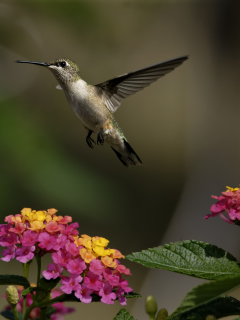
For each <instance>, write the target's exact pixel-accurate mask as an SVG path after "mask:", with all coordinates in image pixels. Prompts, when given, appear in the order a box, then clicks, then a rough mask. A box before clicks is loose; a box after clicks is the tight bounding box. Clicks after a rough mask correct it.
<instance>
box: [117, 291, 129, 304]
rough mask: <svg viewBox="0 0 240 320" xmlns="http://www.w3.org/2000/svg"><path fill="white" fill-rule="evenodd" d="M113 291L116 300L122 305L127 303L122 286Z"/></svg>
mask: <svg viewBox="0 0 240 320" xmlns="http://www.w3.org/2000/svg"><path fill="white" fill-rule="evenodd" d="M115 293H116V296H117V299H118V302H119V303H120V304H121V305H122V306H125V305H126V304H127V298H126V297H124V296H123V295H124V293H125V292H124V290H123V289H122V288H118V289H117V290H116V292H115Z"/></svg>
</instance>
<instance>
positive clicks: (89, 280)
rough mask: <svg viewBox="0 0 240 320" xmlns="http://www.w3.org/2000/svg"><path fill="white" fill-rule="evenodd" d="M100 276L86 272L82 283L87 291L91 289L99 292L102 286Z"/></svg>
mask: <svg viewBox="0 0 240 320" xmlns="http://www.w3.org/2000/svg"><path fill="white" fill-rule="evenodd" d="M101 280H102V276H100V275H97V274H94V273H92V272H91V271H88V273H87V275H86V276H85V277H84V280H83V282H84V283H85V285H86V287H87V288H88V289H92V290H94V291H99V290H100V289H101V288H102V286H103V283H102V281H101Z"/></svg>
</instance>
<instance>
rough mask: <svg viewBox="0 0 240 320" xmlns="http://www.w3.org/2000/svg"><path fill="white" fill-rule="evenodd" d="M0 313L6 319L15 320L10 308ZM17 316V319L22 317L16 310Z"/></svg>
mask: <svg viewBox="0 0 240 320" xmlns="http://www.w3.org/2000/svg"><path fill="white" fill-rule="evenodd" d="M1 315H2V316H3V317H4V318H6V319H10V320H15V318H14V315H13V312H12V310H4V311H2V312H1ZM18 318H19V320H22V318H23V317H22V314H21V313H20V312H18Z"/></svg>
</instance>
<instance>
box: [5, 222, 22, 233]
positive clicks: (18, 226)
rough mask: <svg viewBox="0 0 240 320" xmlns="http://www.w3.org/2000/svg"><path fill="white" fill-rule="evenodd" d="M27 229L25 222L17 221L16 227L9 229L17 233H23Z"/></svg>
mask: <svg viewBox="0 0 240 320" xmlns="http://www.w3.org/2000/svg"><path fill="white" fill-rule="evenodd" d="M25 229H26V226H25V225H24V224H23V223H21V222H17V223H16V224H15V228H10V229H9V231H11V232H14V233H17V234H22V233H23V231H24V230H25Z"/></svg>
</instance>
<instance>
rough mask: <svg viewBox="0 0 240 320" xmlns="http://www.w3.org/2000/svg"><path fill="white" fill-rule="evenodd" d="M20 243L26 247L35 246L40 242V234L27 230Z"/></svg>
mask: <svg viewBox="0 0 240 320" xmlns="http://www.w3.org/2000/svg"><path fill="white" fill-rule="evenodd" d="M20 241H21V244H22V246H24V247H29V246H33V245H35V243H36V242H37V241H38V233H37V232H36V231H32V230H27V231H25V232H24V233H23V236H22V238H21V240H20Z"/></svg>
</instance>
